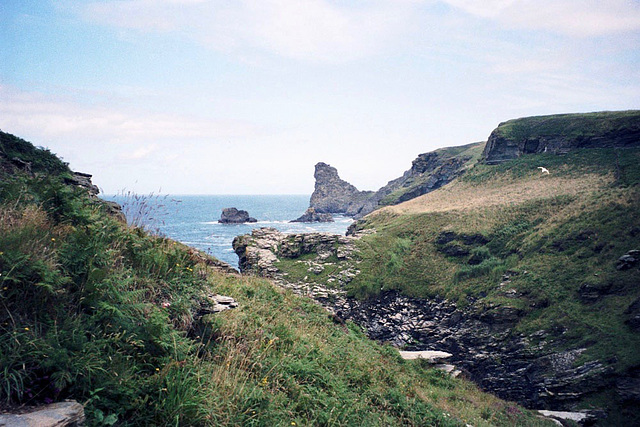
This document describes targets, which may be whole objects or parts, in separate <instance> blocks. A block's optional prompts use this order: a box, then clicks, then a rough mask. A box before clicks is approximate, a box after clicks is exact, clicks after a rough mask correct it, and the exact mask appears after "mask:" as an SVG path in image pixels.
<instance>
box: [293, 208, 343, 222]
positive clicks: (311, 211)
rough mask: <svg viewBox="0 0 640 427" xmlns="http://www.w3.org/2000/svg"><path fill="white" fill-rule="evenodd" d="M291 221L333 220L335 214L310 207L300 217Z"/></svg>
mask: <svg viewBox="0 0 640 427" xmlns="http://www.w3.org/2000/svg"><path fill="white" fill-rule="evenodd" d="M291 222H333V216H331V214H330V213H320V212H318V211H316V209H315V208H308V209H307V210H306V211H305V213H303V214H302V216H301V217H300V218H297V219H294V220H293V221H291Z"/></svg>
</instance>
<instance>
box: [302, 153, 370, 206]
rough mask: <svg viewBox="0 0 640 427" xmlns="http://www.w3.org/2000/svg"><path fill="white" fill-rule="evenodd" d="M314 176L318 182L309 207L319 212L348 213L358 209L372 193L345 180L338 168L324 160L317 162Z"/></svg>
mask: <svg viewBox="0 0 640 427" xmlns="http://www.w3.org/2000/svg"><path fill="white" fill-rule="evenodd" d="M313 176H314V178H315V180H316V183H315V189H314V191H313V193H312V194H311V200H310V201H309V207H311V208H314V209H315V210H316V211H317V212H318V213H342V214H347V213H349V212H353V211H357V210H358V208H359V206H360V205H361V203H363V202H364V200H366V199H367V198H368V197H369V195H371V194H372V192H370V191H360V190H358V189H357V188H356V187H354V186H353V185H351V184H349V183H348V182H347V181H344V180H343V179H341V178H340V176H339V175H338V170H337V169H336V168H334V167H333V166H331V165H328V164H326V163H323V162H320V163H318V164H316V166H315V172H314V174H313Z"/></svg>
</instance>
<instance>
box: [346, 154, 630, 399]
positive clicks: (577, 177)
mask: <svg viewBox="0 0 640 427" xmlns="http://www.w3.org/2000/svg"><path fill="white" fill-rule="evenodd" d="M541 164H542V165H544V166H545V167H548V168H549V169H550V170H551V171H552V175H550V177H552V179H557V180H558V181H557V183H553V184H551V182H552V181H551V180H549V181H545V179H546V178H548V177H541V176H540V173H539V172H538V171H537V170H536V166H538V165H541ZM639 165H640V150H639V149H627V150H615V149H598V150H578V151H575V152H571V153H569V154H567V155H565V156H553V155H547V154H540V155H527V156H523V157H521V158H519V159H516V160H514V161H512V162H508V163H503V164H499V165H496V166H488V165H484V164H478V165H477V166H475V167H474V168H473V169H471V170H470V171H468V172H467V173H466V174H465V175H464V176H463V177H461V178H460V180H459V181H458V182H457V183H454V184H452V185H451V186H450V188H449V189H445V190H446V191H444V192H438V191H436V192H434V193H431V194H430V195H428V196H425V197H424V200H422V201H420V200H416V201H411V202H409V203H407V204H405V205H406V206H405V205H399V206H397V207H393V208H387V209H386V210H381V211H378V212H376V213H374V214H372V215H370V216H368V217H367V218H366V220H365V223H364V224H361V225H360V227H363V228H375V229H376V231H377V232H376V233H375V234H371V235H367V236H365V237H363V238H362V239H361V240H360V241H359V243H358V246H359V250H360V252H359V253H360V259H359V261H360V263H359V265H358V268H359V269H360V270H361V271H362V273H361V274H360V275H359V276H357V277H356V278H355V279H354V280H353V281H352V282H351V283H349V284H348V286H347V288H346V290H347V291H348V292H349V293H350V294H351V295H353V296H356V297H358V298H363V299H364V298H370V297H372V296H375V295H377V294H379V293H380V292H382V291H385V290H389V289H395V290H398V291H400V292H402V293H403V294H405V295H409V296H415V297H426V298H429V297H434V296H440V297H445V298H447V299H449V300H451V301H455V302H457V303H458V305H459V306H461V307H463V306H467V305H468V304H469V299H468V297H473V298H472V299H471V300H474V301H477V302H476V303H475V304H476V308H475V309H482V307H488V306H493V307H496V306H497V307H500V306H509V307H513V308H516V309H519V310H520V311H521V312H522V318H521V319H520V320H519V322H517V324H516V325H515V327H514V331H515V332H522V333H525V334H529V333H534V332H536V331H539V330H554V329H557V328H564V329H566V333H565V334H564V335H563V339H562V340H561V343H559V344H558V345H559V346H560V347H559V348H564V349H574V348H581V347H585V348H587V351H586V352H584V353H583V354H582V356H581V359H580V361H579V363H584V362H586V361H590V360H601V361H604V360H609V361H611V360H615V363H613V365H612V366H614V368H615V369H616V370H617V371H618V372H624V371H626V370H627V369H629V368H631V367H633V366H638V364H640V355H639V354H638V352H637V351H636V350H635V349H637V348H640V335H638V333H637V332H635V331H633V330H631V329H630V328H629V327H628V326H627V325H626V324H625V323H624V321H625V320H626V318H627V316H626V315H625V314H624V311H625V310H626V308H627V307H628V306H629V305H630V304H631V303H632V302H633V301H634V300H636V299H637V298H639V297H640V289H639V288H638V286H637V284H638V272H637V269H632V270H628V271H618V270H616V268H615V264H616V260H617V259H618V257H620V256H621V255H623V254H624V253H626V252H627V251H629V250H631V249H637V248H638V232H639V230H640V217H638V214H637V213H638V212H640V179H639V178H640V176H639V173H640V166H639ZM572 185H575V186H576V189H574V188H567V186H572ZM506 186H509V188H511V189H513V190H514V191H515V193H514V194H513V195H510V194H500V190H501V189H503V188H506ZM493 188H496V189H497V192H496V193H495V194H498V196H499V197H500V198H499V199H496V200H497V202H495V203H494V202H491V203H487V204H482V203H475V202H474V200H475V199H476V198H477V199H478V200H485V198H487V200H489V199H490V197H494V196H493V195H494V192H493V191H494V190H493ZM530 189H534V190H535V192H531V193H530V194H532V196H526V197H522V196H520V195H521V194H526V191H529V190H530ZM458 191H463V193H462V194H463V195H462V196H461V195H460V193H459V192H458ZM503 193H504V191H503ZM489 196H490V197H489ZM459 199H460V200H462V202H459ZM444 231H446V232H450V233H454V235H455V236H456V237H455V238H453V239H452V240H450V239H444V240H442V239H440V238H441V236H442V233H443V232H444ZM477 233H479V234H481V235H482V236H484V237H485V238H486V241H487V242H486V243H482V242H474V241H471V240H469V239H467V241H466V242H465V238H464V236H465V235H473V234H477ZM449 240H450V241H449ZM399 247H407V248H408V250H406V251H399V250H398V248H399ZM454 249H455V250H454ZM455 253H457V254H458V255H452V254H455ZM507 272H508V273H509V276H510V282H509V283H508V284H507V285H505V286H504V287H501V286H499V284H500V283H501V282H502V281H503V278H502V276H503V275H504V274H505V273H507ZM584 284H588V285H589V286H591V287H592V288H595V289H601V290H602V291H601V292H602V295H601V296H600V297H599V298H597V299H596V300H595V301H590V300H583V299H582V298H581V296H580V288H581V286H583V285H584ZM506 289H513V290H515V291H516V292H517V294H518V297H516V298H513V297H509V298H507V297H506V296H505V290H506ZM607 399H609V401H612V399H613V400H615V399H614V398H613V397H612V395H610V396H609V397H607ZM585 404H586V403H585Z"/></svg>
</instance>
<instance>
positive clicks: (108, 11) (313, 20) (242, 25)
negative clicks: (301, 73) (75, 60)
mask: <svg viewBox="0 0 640 427" xmlns="http://www.w3.org/2000/svg"><path fill="white" fill-rule="evenodd" d="M68 7H71V8H72V9H74V10H76V11H77V12H78V13H79V14H80V16H82V17H83V19H85V20H88V21H91V22H96V23H99V24H103V25H109V26H114V27H117V28H123V29H131V30H137V31H142V32H174V33H177V34H180V35H183V36H185V37H187V38H189V39H192V40H195V41H196V42H198V43H202V44H204V45H206V46H207V47H209V48H212V49H215V50H219V51H227V52H228V51H233V52H235V53H237V54H240V55H243V54H246V53H247V52H252V51H256V50H258V51H262V52H270V53H274V54H277V55H280V56H284V57H290V58H296V59H302V60H308V61H314V62H321V61H329V62H341V61H345V60H350V59H354V58H359V57H362V56H366V55H368V54H371V53H373V52H377V51H378V50H380V49H384V47H385V46H386V45H388V44H389V43H390V42H391V41H392V40H394V39H395V37H397V35H398V34H399V33H402V32H403V31H405V28H406V26H407V25H408V24H409V23H410V22H412V21H413V18H412V17H413V13H412V11H413V10H414V8H415V4H413V2H409V1H396V2H392V1H388V0H380V1H369V2H365V3H363V4H360V5H357V4H356V5H354V4H351V5H345V4H340V3H336V2H329V1H326V0H305V1H300V0H261V1H253V0H244V1H225V0H217V1H197V0H161V1H154V0H126V1H118V2H105V1H100V2H93V3H89V4H85V5H82V6H78V5H73V6H68Z"/></svg>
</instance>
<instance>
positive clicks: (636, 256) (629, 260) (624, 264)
mask: <svg viewBox="0 0 640 427" xmlns="http://www.w3.org/2000/svg"><path fill="white" fill-rule="evenodd" d="M639 263H640V250H635V249H634V250H631V251H629V252H627V253H626V254H624V255H622V256H621V257H620V258H618V261H617V262H616V269H617V270H620V271H623V270H630V269H632V268H633V267H635V266H636V265H638V264H639Z"/></svg>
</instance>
